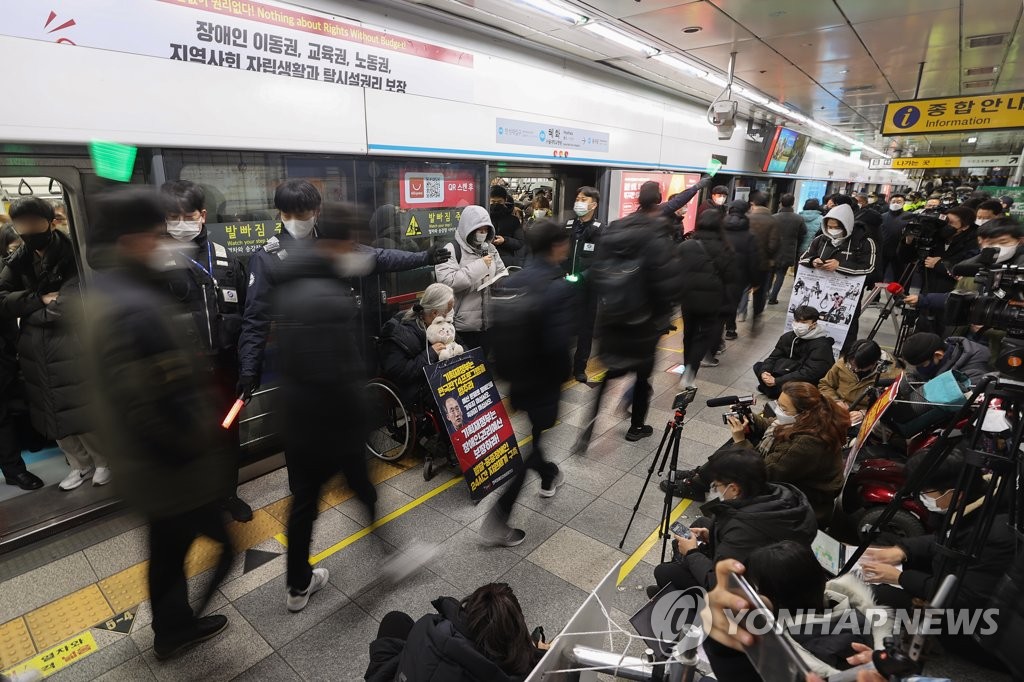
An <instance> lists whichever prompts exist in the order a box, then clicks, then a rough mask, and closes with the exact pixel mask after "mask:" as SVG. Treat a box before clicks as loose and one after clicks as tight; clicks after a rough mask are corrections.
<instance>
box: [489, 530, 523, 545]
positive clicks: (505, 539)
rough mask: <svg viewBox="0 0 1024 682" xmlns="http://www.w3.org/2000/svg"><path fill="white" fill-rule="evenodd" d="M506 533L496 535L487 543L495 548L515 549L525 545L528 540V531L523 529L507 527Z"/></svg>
mask: <svg viewBox="0 0 1024 682" xmlns="http://www.w3.org/2000/svg"><path fill="white" fill-rule="evenodd" d="M505 529H506V530H505V532H504V533H501V534H495V535H492V536H490V537H488V538H487V542H488V543H489V544H490V545H492V546H494V547H515V546H516V545H521V544H523V541H524V540H525V539H526V531H525V530H523V529H522V528H512V527H511V526H505Z"/></svg>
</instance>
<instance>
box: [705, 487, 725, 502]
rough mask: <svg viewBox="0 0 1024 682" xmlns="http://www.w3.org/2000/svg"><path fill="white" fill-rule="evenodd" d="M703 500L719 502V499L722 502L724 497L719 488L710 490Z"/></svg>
mask: <svg viewBox="0 0 1024 682" xmlns="http://www.w3.org/2000/svg"><path fill="white" fill-rule="evenodd" d="M704 501H705V503H707V502H719V501H721V502H724V501H725V499H724V498H723V497H722V491H720V490H712V491H711V492H709V493H708V494H707V496H706V497H705V498H704Z"/></svg>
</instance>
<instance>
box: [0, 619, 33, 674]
mask: <svg viewBox="0 0 1024 682" xmlns="http://www.w3.org/2000/svg"><path fill="white" fill-rule="evenodd" d="M35 653H36V647H35V645H34V644H33V643H32V637H31V636H30V635H29V634H28V625H27V624H26V623H25V619H24V618H20V617H19V618H15V619H14V620H9V621H7V622H6V623H4V624H3V625H0V670H6V669H7V668H10V667H11V666H12V665H14V664H15V663H18V662H20V661H24V660H25V659H26V658H28V657H29V656H32V655H34V654H35Z"/></svg>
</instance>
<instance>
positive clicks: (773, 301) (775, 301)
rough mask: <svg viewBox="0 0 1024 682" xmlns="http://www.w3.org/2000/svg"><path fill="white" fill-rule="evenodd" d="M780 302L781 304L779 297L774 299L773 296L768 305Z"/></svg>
mask: <svg viewBox="0 0 1024 682" xmlns="http://www.w3.org/2000/svg"><path fill="white" fill-rule="evenodd" d="M778 304H779V301H778V299H774V298H773V299H772V300H770V301H768V305H778Z"/></svg>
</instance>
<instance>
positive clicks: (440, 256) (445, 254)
mask: <svg viewBox="0 0 1024 682" xmlns="http://www.w3.org/2000/svg"><path fill="white" fill-rule="evenodd" d="M427 255H428V256H429V258H430V264H431V265H440V264H441V263H444V262H445V261H446V260H448V259H449V258H451V257H452V252H451V251H449V250H448V249H446V248H445V247H443V246H437V245H436V244H435V245H434V246H431V247H430V248H429V249H427Z"/></svg>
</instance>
